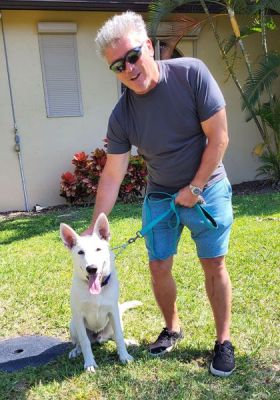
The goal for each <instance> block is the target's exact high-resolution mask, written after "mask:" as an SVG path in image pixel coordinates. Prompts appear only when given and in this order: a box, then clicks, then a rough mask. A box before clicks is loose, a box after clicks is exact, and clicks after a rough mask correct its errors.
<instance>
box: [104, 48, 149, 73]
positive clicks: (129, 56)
mask: <svg viewBox="0 0 280 400" xmlns="http://www.w3.org/2000/svg"><path fill="white" fill-rule="evenodd" d="M142 47H143V44H142V45H141V46H138V47H134V49H132V50H129V51H128V52H127V53H126V55H125V56H124V57H123V58H119V59H118V60H116V61H114V62H113V63H112V64H111V65H110V67H109V68H110V70H111V71H113V72H116V73H119V72H123V71H125V68H126V65H125V64H126V62H129V64H135V63H137V61H138V60H139V58H140V57H141V55H142Z"/></svg>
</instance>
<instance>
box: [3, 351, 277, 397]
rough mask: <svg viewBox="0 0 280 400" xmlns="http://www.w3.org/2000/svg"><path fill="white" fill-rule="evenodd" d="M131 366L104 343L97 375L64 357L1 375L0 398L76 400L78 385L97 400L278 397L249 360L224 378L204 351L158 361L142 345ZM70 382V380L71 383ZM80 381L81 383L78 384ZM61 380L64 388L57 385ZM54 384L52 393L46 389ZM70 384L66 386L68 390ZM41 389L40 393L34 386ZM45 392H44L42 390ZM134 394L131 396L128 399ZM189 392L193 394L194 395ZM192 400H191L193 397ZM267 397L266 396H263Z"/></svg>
mask: <svg viewBox="0 0 280 400" xmlns="http://www.w3.org/2000/svg"><path fill="white" fill-rule="evenodd" d="M130 352H131V354H133V356H134V358H135V363H133V364H129V366H123V365H121V364H120V363H119V361H118V358H117V355H116V351H115V350H114V351H111V350H108V349H107V348H105V346H104V345H101V346H97V347H94V354H95V357H96V361H97V363H98V365H99V368H98V370H97V372H96V374H93V375H91V374H90V375H89V374H87V373H85V372H84V371H83V360H82V357H79V358H78V359H76V360H71V361H70V360H68V358H67V355H65V356H61V357H59V358H58V359H56V360H55V361H52V362H51V363H49V364H46V365H44V366H41V367H38V368H26V369H23V370H21V371H18V372H17V373H0V396H1V399H5V400H23V399H27V398H29V395H30V394H29V392H30V391H32V390H34V392H35V395H36V394H37V396H38V393H37V390H40V391H41V393H42V394H44V398H46V397H45V396H46V395H47V393H51V397H50V398H56V394H57V397H58V398H61V395H62V391H63V395H64V396H65V398H71V399H74V398H75V397H73V395H74V396H75V394H74V393H73V391H74V392H75V386H76V385H78V388H79V393H80V395H81V390H83V389H81V388H84V390H85V394H84V397H79V398H87V397H86V396H87V394H86V393H88V392H87V390H88V386H89V385H90V390H92V391H93V392H92V393H94V391H95V389H96V391H97V393H98V395H96V397H90V398H92V399H93V398H94V399H95V400H99V399H100V400H101V399H113V398H118V399H131V398H133V399H143V400H144V399H145V400H149V399H151V400H155V399H170V398H174V399H182V400H183V399H196V400H197V399H205V398H209V399H210V398H211V399H214V398H215V399H227V400H228V399H251V398H253V397H255V396H257V395H258V394H260V391H261V390H262V389H263V385H265V392H266V394H267V395H271V397H269V398H272V399H274V398H275V399H276V398H277V397H274V394H275V396H277V390H278V389H277V382H276V381H275V380H274V381H273V379H271V376H269V374H268V370H267V369H265V368H264V367H263V366H261V365H260V364H258V360H257V359H254V358H249V357H248V356H239V357H237V359H236V363H237V370H236V371H235V372H234V373H233V374H232V375H231V376H230V377H229V378H226V379H222V378H218V377H213V376H212V375H211V374H209V372H208V365H209V362H210V359H211V352H210V351H209V350H205V349H194V348H188V347H185V348H180V349H176V350H174V351H173V352H172V353H170V354H168V355H165V356H164V357H161V358H152V357H149V356H148V354H147V351H146V345H142V344H141V346H139V347H137V348H134V350H131V351H130ZM72 378H73V382H71V379H72ZM77 379H78V380H80V382H78V381H77ZM63 382H65V385H64V387H63V389H62V388H61V384H62V383H63ZM53 384H54V385H55V386H54V387H52V389H51V392H48V390H49V389H47V388H44V386H48V385H53ZM67 385H69V387H68V386H67ZM39 386H40V388H39V389H38V387H39ZM44 390H45V391H44ZM131 393H133V397H131ZM192 393H193V394H192ZM67 394H69V397H68V395H67ZM192 396H193V397H192ZM36 398H37V397H36ZM266 398H268V397H266Z"/></svg>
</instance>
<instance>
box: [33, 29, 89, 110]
mask: <svg viewBox="0 0 280 400" xmlns="http://www.w3.org/2000/svg"><path fill="white" fill-rule="evenodd" d="M75 26H76V24H73V23H69V24H67V23H62V24H59V23H40V24H38V31H39V46H40V55H41V64H42V74H43V82H44V92H45V102H46V109H47V116H48V117H76V116H82V115H83V109H82V98H81V85H80V75H79V64H78V55H77V43H76V34H75V33H73V30H75V29H74V28H75ZM67 28H68V30H69V31H70V32H68V31H67ZM56 32H61V33H56ZM65 32H66V33H65Z"/></svg>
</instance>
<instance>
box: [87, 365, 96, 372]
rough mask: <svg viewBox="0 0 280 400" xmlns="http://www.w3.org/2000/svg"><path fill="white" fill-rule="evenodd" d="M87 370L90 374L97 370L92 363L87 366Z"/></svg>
mask: <svg viewBox="0 0 280 400" xmlns="http://www.w3.org/2000/svg"><path fill="white" fill-rule="evenodd" d="M85 371H86V372H88V373H90V374H93V373H94V372H95V368H94V366H93V365H91V366H90V367H87V368H85Z"/></svg>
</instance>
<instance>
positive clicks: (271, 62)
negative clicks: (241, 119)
mask: <svg viewBox="0 0 280 400" xmlns="http://www.w3.org/2000/svg"><path fill="white" fill-rule="evenodd" d="M279 68H280V54H279V53H277V52H273V53H269V54H268V55H267V57H265V56H263V59H262V61H261V62H260V63H259V66H258V67H257V68H256V70H255V71H254V72H253V74H252V77H249V78H248V79H247V81H246V83H245V85H244V87H243V90H244V93H245V96H246V98H247V101H248V102H249V104H250V105H251V106H252V107H254V106H255V104H256V103H257V102H258V101H259V99H260V97H261V95H262V93H263V92H264V91H267V90H269V89H270V87H271V85H272V82H273V81H274V80H276V79H277V78H278V70H279ZM245 107H246V105H245V104H244V103H243V105H242V109H244V108H245Z"/></svg>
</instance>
